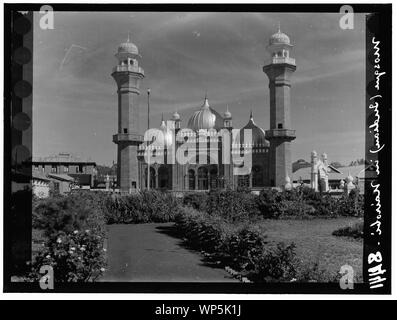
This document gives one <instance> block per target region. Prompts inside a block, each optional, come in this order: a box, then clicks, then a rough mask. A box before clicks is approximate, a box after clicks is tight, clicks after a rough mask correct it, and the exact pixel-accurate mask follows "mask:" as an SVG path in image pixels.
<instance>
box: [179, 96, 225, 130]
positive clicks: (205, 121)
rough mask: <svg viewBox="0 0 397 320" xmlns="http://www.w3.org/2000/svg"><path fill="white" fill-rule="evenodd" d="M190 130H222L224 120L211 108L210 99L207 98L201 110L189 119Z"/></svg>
mask: <svg viewBox="0 0 397 320" xmlns="http://www.w3.org/2000/svg"><path fill="white" fill-rule="evenodd" d="M187 126H188V128H189V129H192V130H195V131H198V130H200V129H215V130H220V129H221V128H222V127H223V118H222V116H221V115H220V114H219V113H218V112H216V111H215V110H214V109H212V108H211V107H210V105H209V104H208V99H207V98H205V100H204V104H203V105H202V106H201V108H200V110H198V111H196V112H195V113H194V114H193V115H192V116H191V117H190V119H189V122H188V125H187Z"/></svg>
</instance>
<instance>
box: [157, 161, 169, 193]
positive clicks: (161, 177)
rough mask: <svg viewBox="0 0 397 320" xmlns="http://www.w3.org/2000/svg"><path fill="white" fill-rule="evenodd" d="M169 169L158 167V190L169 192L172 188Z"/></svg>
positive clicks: (167, 167)
mask: <svg viewBox="0 0 397 320" xmlns="http://www.w3.org/2000/svg"><path fill="white" fill-rule="evenodd" d="M171 182H172V179H171V168H170V167H169V166H168V165H162V166H160V168H159V170H158V188H159V189H164V190H170V189H171V188H172V183H171Z"/></svg>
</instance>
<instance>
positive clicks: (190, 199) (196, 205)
mask: <svg viewBox="0 0 397 320" xmlns="http://www.w3.org/2000/svg"><path fill="white" fill-rule="evenodd" d="M207 199H208V193H207V192H189V193H186V194H185V195H184V196H183V200H182V201H183V205H185V206H190V207H192V208H193V209H196V210H199V211H207Z"/></svg>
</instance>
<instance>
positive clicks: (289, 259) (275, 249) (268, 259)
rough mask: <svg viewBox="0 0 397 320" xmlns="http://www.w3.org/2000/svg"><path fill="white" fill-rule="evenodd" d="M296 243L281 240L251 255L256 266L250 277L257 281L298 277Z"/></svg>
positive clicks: (286, 279)
mask: <svg viewBox="0 0 397 320" xmlns="http://www.w3.org/2000/svg"><path fill="white" fill-rule="evenodd" d="M295 255H296V254H295V244H294V243H291V244H290V245H285V244H284V243H283V242H279V243H277V244H276V245H273V246H270V247H266V248H265V249H264V250H263V251H262V252H259V253H258V254H256V255H253V256H250V260H251V264H252V265H253V266H254V270H253V272H251V275H250V278H251V279H252V280H254V281H255V282H274V281H291V280H292V279H293V278H294V277H296V269H295V264H294V262H295Z"/></svg>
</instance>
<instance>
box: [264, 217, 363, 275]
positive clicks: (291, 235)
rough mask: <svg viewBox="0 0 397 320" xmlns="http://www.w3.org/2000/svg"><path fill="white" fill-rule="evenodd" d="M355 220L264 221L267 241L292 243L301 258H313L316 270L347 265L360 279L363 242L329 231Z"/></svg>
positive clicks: (336, 269) (311, 259)
mask: <svg viewBox="0 0 397 320" xmlns="http://www.w3.org/2000/svg"><path fill="white" fill-rule="evenodd" d="M357 221H359V219H358V218H337V219H312V220H265V221H264V222H262V223H261V227H262V228H264V229H265V232H266V234H267V235H268V238H269V240H272V241H284V242H286V243H290V242H294V243H295V244H296V252H297V256H298V258H299V259H301V260H302V261H313V262H315V261H317V262H318V263H319V266H320V269H326V270H328V271H329V272H331V273H335V272H339V270H340V267H341V266H343V265H345V264H348V265H350V266H352V267H353V269H354V271H355V276H356V280H362V260H363V241H362V240H355V239H353V238H348V237H337V236H333V235H332V232H333V231H334V230H336V229H339V228H341V227H345V226H347V225H349V224H354V223H355V222H357Z"/></svg>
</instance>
